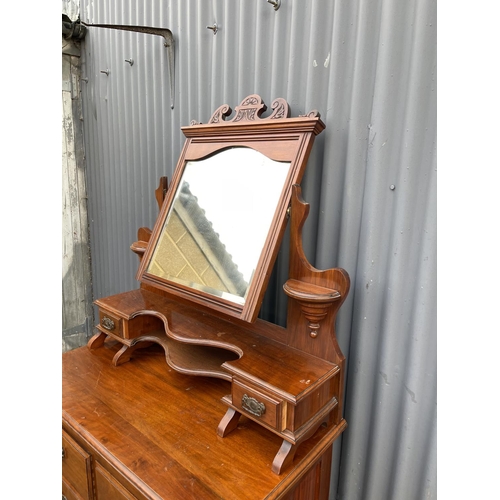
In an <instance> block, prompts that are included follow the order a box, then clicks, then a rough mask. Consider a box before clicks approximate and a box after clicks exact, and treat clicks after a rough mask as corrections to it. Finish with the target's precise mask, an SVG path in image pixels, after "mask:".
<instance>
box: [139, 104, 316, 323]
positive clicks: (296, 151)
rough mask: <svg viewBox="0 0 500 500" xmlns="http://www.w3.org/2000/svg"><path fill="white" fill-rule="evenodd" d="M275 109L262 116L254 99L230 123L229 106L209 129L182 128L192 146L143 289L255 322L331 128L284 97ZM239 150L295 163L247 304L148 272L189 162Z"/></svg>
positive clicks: (152, 243)
mask: <svg viewBox="0 0 500 500" xmlns="http://www.w3.org/2000/svg"><path fill="white" fill-rule="evenodd" d="M271 107H272V112H271V114H270V115H269V116H268V117H262V116H261V115H262V114H263V113H264V112H265V111H266V109H267V107H266V105H265V104H264V102H263V101H262V99H261V97H260V96H258V95H256V94H253V95H250V96H248V97H246V98H245V99H244V100H243V101H242V102H241V104H240V105H239V106H236V109H235V115H234V117H233V118H232V119H230V120H226V118H227V117H229V116H230V115H231V113H232V110H231V108H230V107H229V106H228V105H227V104H226V105H223V106H220V107H219V108H218V109H217V110H216V111H215V112H214V113H213V115H212V117H211V118H210V120H209V122H208V123H207V124H201V123H197V122H191V125H190V126H187V127H182V129H181V130H182V131H183V133H184V135H185V137H186V141H185V143H184V147H183V149H182V151H181V154H180V156H179V160H178V163H177V167H176V170H175V172H174V175H173V178H172V183H171V185H170V187H169V189H168V192H167V195H166V198H165V200H164V202H163V205H162V208H161V212H160V215H159V217H158V219H157V221H156V224H155V226H154V229H153V232H152V234H151V238H150V240H149V243H148V246H147V248H146V250H145V253H144V257H143V258H142V259H141V263H140V266H139V269H138V272H137V276H136V277H137V279H138V280H139V281H140V282H141V283H142V284H144V285H149V286H151V287H153V288H156V289H159V290H163V291H164V292H167V293H169V294H173V295H175V296H177V297H180V298H182V299H187V300H189V301H190V302H194V303H196V304H199V305H202V306H205V307H208V308H209V309H211V310H213V311H217V312H219V313H223V314H225V315H227V316H230V317H234V318H238V319H240V320H243V321H247V322H254V321H255V319H256V318H257V315H258V312H259V309H260V306H261V304H262V300H263V297H264V294H265V291H266V288H267V284H268V281H269V277H270V274H271V271H272V267H273V265H274V262H275V260H276V256H277V254H278V250H279V246H280V243H281V240H282V237H283V234H284V231H285V227H286V222H287V209H288V207H289V206H290V200H291V195H292V186H293V185H294V184H299V183H300V181H301V179H302V176H303V173H304V170H305V167H306V164H307V160H308V158H309V154H310V151H311V148H312V146H313V142H314V138H315V137H316V135H318V134H319V133H320V132H321V131H322V130H323V129H324V128H325V124H324V123H323V122H322V121H321V118H320V115H319V113H318V112H317V111H311V112H310V113H308V114H307V115H303V116H299V117H296V118H290V110H289V106H288V104H287V102H286V101H285V100H284V99H281V98H278V99H275V100H274V101H273V103H272V105H271ZM234 147H246V148H251V149H254V150H256V151H258V152H260V153H262V154H264V155H265V156H267V157H268V158H270V159H272V160H275V161H282V162H290V168H289V172H288V176H287V178H286V181H285V185H284V187H283V190H282V193H281V197H280V199H279V202H278V206H277V209H276V212H275V214H274V217H273V219H272V223H271V227H270V230H269V233H268V235H267V238H266V241H265V244H264V248H263V250H262V252H261V255H260V258H259V261H258V264H257V267H256V270H255V273H254V276H253V278H252V280H251V283H250V286H249V289H248V293H247V296H246V300H245V303H244V304H237V303H234V302H232V301H230V300H227V299H224V298H222V297H218V296H215V295H212V294H209V293H207V292H204V291H202V290H198V289H194V288H191V287H188V286H185V285H182V284H180V283H177V282H173V281H170V280H168V279H165V278H160V277H158V276H156V275H154V274H151V273H149V272H148V271H147V270H148V266H149V264H150V261H151V259H152V256H153V253H154V249H155V247H156V245H157V243H158V240H159V238H160V236H161V233H162V229H163V227H164V225H165V223H166V220H167V217H168V214H169V211H170V209H171V207H172V205H173V202H174V197H175V194H176V192H177V188H178V186H179V183H180V180H181V178H182V175H183V172H184V168H185V166H186V164H187V162H189V161H196V160H201V159H204V158H206V157H208V156H211V155H213V154H215V153H217V152H220V151H223V150H225V149H228V148H234ZM262 181H263V179H255V183H254V185H253V186H252V188H251V189H259V183H260V182H262Z"/></svg>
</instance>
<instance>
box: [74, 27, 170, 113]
mask: <svg viewBox="0 0 500 500" xmlns="http://www.w3.org/2000/svg"><path fill="white" fill-rule="evenodd" d="M82 24H84V25H85V26H87V27H90V28H108V29H113V30H123V31H134V32H135V33H145V34H147V35H158V36H161V37H163V40H164V42H163V46H164V47H165V48H166V49H167V58H168V70H169V77H170V108H171V109H174V91H175V73H174V71H175V59H174V58H175V51H174V36H173V35H172V32H171V31H170V30H169V29H167V28H152V27H150V26H127V25H122V24H87V23H84V22H82Z"/></svg>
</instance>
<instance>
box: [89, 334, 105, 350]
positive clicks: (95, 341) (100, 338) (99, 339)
mask: <svg viewBox="0 0 500 500" xmlns="http://www.w3.org/2000/svg"><path fill="white" fill-rule="evenodd" d="M106 337H107V335H106V334H105V333H104V332H97V333H96V334H95V335H94V336H93V337H92V338H91V339H90V340H89V341H88V342H87V347H88V348H89V349H90V350H91V351H93V350H94V349H98V348H99V347H102V346H103V345H104V341H105V340H106Z"/></svg>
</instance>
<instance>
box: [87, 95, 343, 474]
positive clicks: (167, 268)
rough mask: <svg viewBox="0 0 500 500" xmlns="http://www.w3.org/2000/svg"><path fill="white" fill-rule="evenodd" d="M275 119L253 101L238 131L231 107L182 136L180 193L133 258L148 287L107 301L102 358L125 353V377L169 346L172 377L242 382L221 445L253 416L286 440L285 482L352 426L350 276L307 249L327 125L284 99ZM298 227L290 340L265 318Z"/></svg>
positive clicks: (233, 389) (176, 180)
mask: <svg viewBox="0 0 500 500" xmlns="http://www.w3.org/2000/svg"><path fill="white" fill-rule="evenodd" d="M271 108H272V110H271V111H270V113H269V115H268V116H263V114H264V113H265V112H266V110H267V108H266V105H265V104H264V103H263V102H262V99H261V98H260V97H259V96H258V95H251V96H248V97H247V98H246V99H244V100H243V101H242V102H241V104H240V105H239V106H236V108H235V111H234V115H233V117H232V118H231V115H232V114H233V112H232V110H231V109H230V108H229V106H227V105H223V106H221V107H219V108H218V109H217V110H216V111H215V112H214V113H213V115H212V117H211V118H210V120H209V121H208V123H207V124H201V123H196V122H192V123H191V125H190V126H186V127H183V128H182V131H183V133H184V135H185V137H186V141H185V144H184V147H183V149H182V151H181V154H180V157H179V161H178V164H177V168H176V170H175V173H174V176H173V178H172V181H171V185H170V186H169V187H168V189H166V180H164V179H163V180H162V182H161V184H160V187H159V189H158V193H157V200H158V201H159V205H161V210H160V214H159V216H158V219H157V221H156V224H155V226H154V228H153V230H152V231H150V230H148V229H147V228H141V229H139V232H138V241H137V242H135V243H134V244H133V245H132V247H131V248H132V250H133V251H134V252H135V253H137V254H138V255H139V258H140V261H139V268H138V271H137V276H136V277H137V279H138V280H139V282H140V287H139V288H138V289H136V290H131V291H129V292H125V293H121V294H117V295H113V296H110V297H104V298H100V299H98V300H96V302H95V303H96V305H97V306H98V308H99V324H98V325H97V330H98V333H97V334H96V335H95V336H94V337H93V338H92V339H91V340H90V341H89V343H88V347H89V349H90V350H91V351H96V350H97V349H99V348H101V347H102V346H103V345H104V343H105V342H108V341H115V342H118V343H119V344H120V345H121V346H122V347H121V348H120V350H119V351H118V352H117V353H116V355H114V357H113V360H112V363H113V365H115V366H117V367H118V366H119V365H122V364H124V363H126V362H132V363H133V359H134V356H135V355H136V354H137V350H138V349H143V348H147V347H149V346H152V345H153V344H155V345H157V346H161V347H162V348H163V350H164V353H165V359H166V364H167V365H168V368H169V369H173V370H174V371H176V372H180V373H182V374H188V375H192V376H195V375H197V376H203V377H213V378H217V379H222V380H225V381H227V382H229V384H228V387H229V388H228V394H226V395H223V397H222V402H223V403H224V405H225V407H226V412H225V414H221V419H220V422H219V424H218V427H217V429H213V432H214V433H215V432H216V433H217V435H218V436H219V437H223V438H225V439H224V441H230V439H231V437H230V436H228V435H229V434H230V433H231V432H234V433H237V432H243V431H241V430H240V429H239V428H238V423H239V422H240V418H241V417H242V416H243V417H244V418H245V419H249V420H251V421H253V422H256V423H257V424H258V425H259V426H261V427H262V428H263V429H266V432H270V433H273V434H274V435H277V436H279V438H280V442H281V445H280V447H279V449H277V450H276V455H275V456H274V457H262V460H263V461H266V460H271V461H272V465H271V469H272V471H273V472H274V473H275V474H277V475H280V474H282V473H283V472H284V471H285V470H287V469H288V468H289V467H291V466H292V463H293V460H294V455H295V452H296V450H297V448H298V446H299V445H301V443H303V442H304V441H306V440H308V439H309V438H311V436H314V435H315V433H317V432H318V431H319V429H320V428H322V429H323V432H325V433H326V434H325V435H326V436H327V440H329V443H330V444H331V443H332V442H333V440H334V439H335V438H336V437H338V436H339V435H340V434H341V433H342V432H343V430H344V429H345V427H346V422H345V420H344V419H343V418H342V405H343V386H344V356H343V355H342V352H341V350H340V348H339V346H338V344H337V340H336V336H335V318H336V315H337V312H338V310H339V307H340V306H341V304H342V303H343V301H344V300H345V298H346V296H347V294H348V291H349V277H348V275H347V273H346V272H345V271H344V270H343V269H340V268H334V269H328V270H325V271H321V270H318V269H315V268H314V267H312V266H311V265H310V264H309V262H308V261H307V258H306V257H305V255H304V252H303V249H302V226H303V224H304V222H305V220H306V218H307V214H308V209H309V206H308V205H307V204H306V203H305V202H304V201H303V200H302V199H301V193H300V186H299V184H300V181H301V179H302V176H303V174H304V170H305V167H306V164H307V159H308V157H309V154H310V151H311V149H312V147H313V142H314V138H315V136H316V135H318V134H319V133H320V132H322V131H323V129H324V128H325V125H324V123H323V122H322V121H321V118H320V115H319V113H318V112H316V111H313V112H311V113H309V114H307V115H304V116H299V117H295V118H293V117H290V110H289V107H288V104H287V103H286V101H285V100H284V99H276V100H275V101H274V102H273V103H272V105H271ZM287 223H289V224H291V227H290V238H291V240H290V269H289V278H288V280H287V282H286V283H284V284H283V288H284V291H285V293H286V294H287V296H288V312H287V326H286V328H283V327H281V326H278V325H275V324H272V323H269V322H266V321H264V320H262V319H258V318H257V316H258V313H259V309H260V306H261V304H262V300H263V297H264V293H265V291H266V288H267V284H268V281H269V277H270V274H271V271H272V267H273V264H274V262H275V260H276V256H277V254H278V250H279V246H280V243H281V240H282V237H283V235H284V231H285V228H286V224H287ZM141 352H142V351H141ZM124 376H125V375H124ZM196 405H197V401H196V400H195V399H193V401H192V406H193V408H195V407H196ZM325 429H326V430H325ZM226 436H227V438H226ZM242 453H244V450H242Z"/></svg>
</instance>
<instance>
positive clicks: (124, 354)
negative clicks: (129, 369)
mask: <svg viewBox="0 0 500 500" xmlns="http://www.w3.org/2000/svg"><path fill="white" fill-rule="evenodd" d="M152 344H153V343H152V342H142V343H139V344H135V345H131V346H129V345H125V344H124V345H123V347H122V348H121V349H120V350H119V351H118V352H117V353H116V354H115V355H114V356H113V365H114V366H119V365H123V363H126V362H127V361H130V358H131V357H132V354H133V353H134V351H136V350H137V349H140V348H145V347H149V346H150V345H152Z"/></svg>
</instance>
